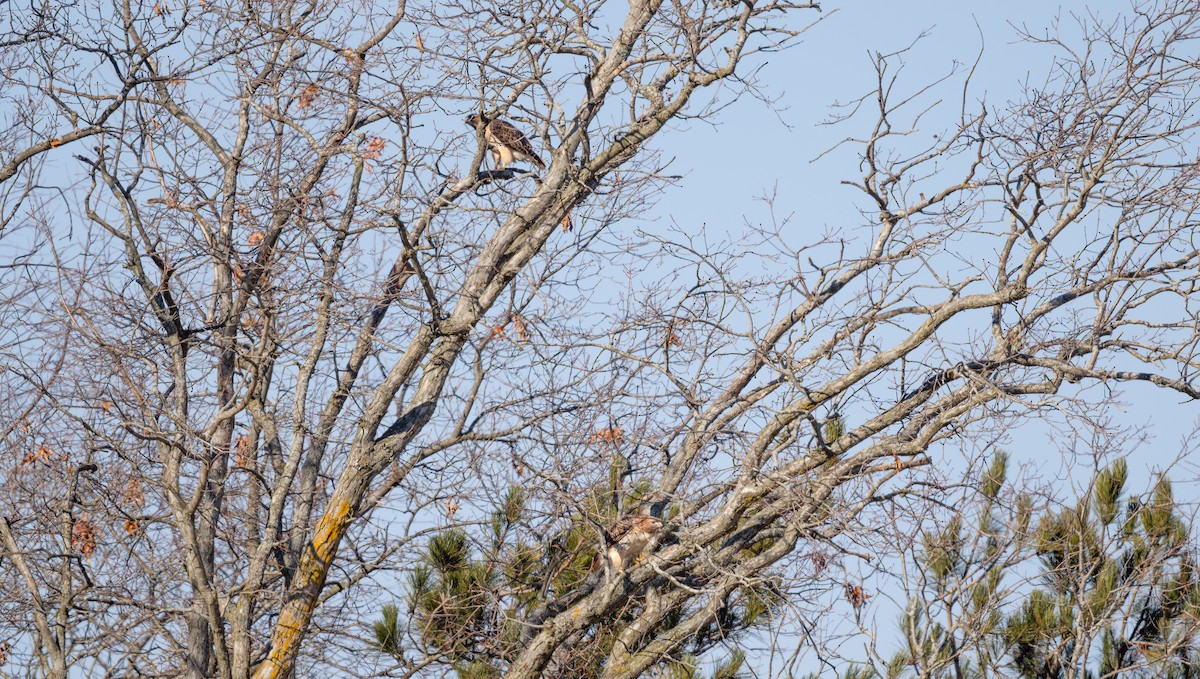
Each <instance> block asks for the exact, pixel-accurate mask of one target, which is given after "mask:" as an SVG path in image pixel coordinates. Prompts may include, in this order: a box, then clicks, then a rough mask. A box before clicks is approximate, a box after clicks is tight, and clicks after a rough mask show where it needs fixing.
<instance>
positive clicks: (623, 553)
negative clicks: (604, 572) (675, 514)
mask: <svg viewBox="0 0 1200 679" xmlns="http://www.w3.org/2000/svg"><path fill="white" fill-rule="evenodd" d="M660 528H662V521H659V520H658V519H656V518H654V517H653V516H647V515H646V514H634V515H632V516H623V517H621V518H619V519H617V520H616V521H615V522H614V523H613V524H612V525H611V526H609V527H608V549H607V554H606V556H607V557H608V563H609V564H610V565H611V568H612V572H613V573H621V572H623V571H624V570H625V568H626V566H628V565H629V564H631V563H633V562H634V561H636V560H637V558H638V557H639V556H641V553H642V550H643V549H645V548H646V545H647V544H648V543H649V542H650V539H651V538H653V537H654V534H655V533H657V532H658V529H660Z"/></svg>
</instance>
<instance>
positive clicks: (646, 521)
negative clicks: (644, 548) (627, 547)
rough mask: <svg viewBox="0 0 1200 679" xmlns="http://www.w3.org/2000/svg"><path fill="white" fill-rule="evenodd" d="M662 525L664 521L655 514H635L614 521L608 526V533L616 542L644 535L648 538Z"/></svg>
mask: <svg viewBox="0 0 1200 679" xmlns="http://www.w3.org/2000/svg"><path fill="white" fill-rule="evenodd" d="M661 527H662V521H659V520H658V519H656V518H654V517H653V516H647V515H645V514H634V515H632V516H623V517H621V518H620V519H617V520H616V522H614V523H613V524H612V526H610V527H609V528H608V535H609V537H610V538H611V539H612V541H613V542H614V543H618V542H622V541H624V540H627V539H629V538H636V537H644V538H646V539H648V538H649V537H650V536H651V535H653V534H654V533H655V532H656V531H658V529H659V528H661Z"/></svg>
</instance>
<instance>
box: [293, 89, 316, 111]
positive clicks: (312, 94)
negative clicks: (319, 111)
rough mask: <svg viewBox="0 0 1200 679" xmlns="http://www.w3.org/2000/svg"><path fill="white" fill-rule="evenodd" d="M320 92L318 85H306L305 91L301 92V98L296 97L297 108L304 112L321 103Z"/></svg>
mask: <svg viewBox="0 0 1200 679" xmlns="http://www.w3.org/2000/svg"><path fill="white" fill-rule="evenodd" d="M318 92H320V90H319V89H317V86H316V85H314V84H312V83H309V84H308V85H306V86H305V87H304V89H303V90H300V96H299V97H296V107H297V108H299V109H300V110H302V111H303V110H304V109H306V108H309V107H310V106H312V105H313V104H316V103H317V102H318V101H320V97H318V96H317V93H318Z"/></svg>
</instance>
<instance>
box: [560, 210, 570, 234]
mask: <svg viewBox="0 0 1200 679" xmlns="http://www.w3.org/2000/svg"><path fill="white" fill-rule="evenodd" d="M571 228H572V224H571V213H570V212H568V213H567V214H565V215H563V218H562V230H563V231H566V232H570V231H571Z"/></svg>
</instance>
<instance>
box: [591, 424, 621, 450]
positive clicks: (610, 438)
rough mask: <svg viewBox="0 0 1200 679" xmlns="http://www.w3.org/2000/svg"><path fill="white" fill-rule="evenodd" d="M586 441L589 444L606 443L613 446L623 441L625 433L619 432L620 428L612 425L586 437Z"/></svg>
mask: <svg viewBox="0 0 1200 679" xmlns="http://www.w3.org/2000/svg"><path fill="white" fill-rule="evenodd" d="M588 441H589V442H591V443H607V444H610V445H614V446H615V445H617V444H619V443H622V442H624V441H625V432H623V431H621V428H620V427H618V426H617V425H615V424H614V425H613V426H611V427H607V428H605V429H601V430H599V431H596V432H594V433H593V434H592V435H591V436H589V437H588Z"/></svg>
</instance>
